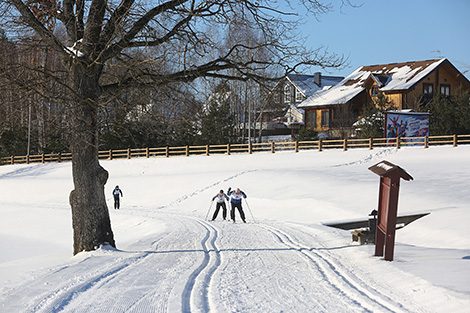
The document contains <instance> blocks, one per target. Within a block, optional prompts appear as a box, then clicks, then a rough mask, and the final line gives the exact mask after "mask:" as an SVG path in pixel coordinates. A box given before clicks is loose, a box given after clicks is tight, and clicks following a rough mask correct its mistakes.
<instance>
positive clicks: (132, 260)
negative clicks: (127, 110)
mask: <svg viewBox="0 0 470 313" xmlns="http://www.w3.org/2000/svg"><path fill="white" fill-rule="evenodd" d="M388 151H389V150H379V151H377V152H374V153H372V154H370V153H367V152H366V151H363V152H360V153H359V155H356V156H354V154H353V152H351V154H348V155H344V154H341V155H340V154H338V155H337V156H335V157H336V159H332V160H328V162H327V164H325V163H323V164H316V165H314V166H312V167H311V168H309V167H306V165H305V164H309V162H311V160H310V159H307V158H306V157H302V158H299V159H298V160H297V164H296V165H294V166H292V165H290V164H288V163H286V162H285V161H286V160H290V159H292V158H295V157H298V156H296V155H288V154H284V155H282V154H279V155H278V156H276V157H275V158H274V159H269V160H268V157H269V158H271V157H272V156H264V157H261V158H259V161H258V162H259V163H253V164H251V165H248V166H247V165H246V164H241V165H239V164H238V163H237V165H236V166H235V165H234V166H233V167H234V168H231V169H230V170H228V171H227V170H226V163H225V162H221V163H220V165H218V164H217V162H218V160H222V161H225V160H226V159H223V158H224V157H221V158H220V159H217V158H212V159H211V160H210V161H209V163H207V165H204V164H203V163H204V162H205V161H204V160H205V159H199V160H197V161H199V162H198V163H197V164H198V165H201V164H202V166H203V167H202V169H201V168H198V167H195V169H194V171H196V173H194V174H193V173H191V172H189V173H188V171H187V168H181V165H182V164H184V163H180V162H183V161H184V162H187V160H190V159H186V160H183V159H181V160H180V161H177V165H178V166H175V167H174V170H173V172H171V175H166V173H165V171H169V169H167V168H162V167H158V168H157V167H154V166H153V164H154V163H152V162H162V161H164V162H168V163H169V162H171V161H172V160H161V161H159V160H157V161H155V160H143V161H131V162H135V164H137V166H136V167H135V168H132V170H130V169H129V168H128V169H126V168H122V169H120V170H121V171H122V172H123V174H122V176H121V177H120V178H119V180H120V182H123V183H122V184H120V185H124V188H125V189H124V194H125V196H126V197H125V198H124V201H123V209H122V210H111V212H110V213H111V218H112V220H113V227H114V230H115V235H116V237H117V243H118V248H119V249H111V248H107V247H103V248H101V249H99V250H97V251H93V252H86V253H80V254H78V255H77V256H75V257H72V258H70V259H66V258H65V259H64V258H63V259H61V261H60V262H55V263H51V264H54V265H52V266H45V267H44V268H43V269H42V270H36V271H34V272H33V273H32V274H30V276H29V277H27V278H26V279H24V280H23V282H22V283H18V284H11V285H7V287H3V289H2V290H1V291H2V293H1V295H0V312H62V311H63V312H171V313H172V312H184V313H186V312H447V311H451V312H465V311H466V310H467V308H468V307H470V300H469V299H467V298H466V297H465V296H464V295H463V294H461V293H454V292H451V291H449V290H447V289H443V288H442V287H438V286H436V285H434V284H433V283H431V282H429V281H427V280H425V279H422V278H420V277H417V276H415V275H413V274H412V273H409V272H406V271H403V270H402V269H401V268H400V263H402V264H404V265H409V264H410V262H409V261H408V260H406V259H404V258H400V253H398V256H397V257H396V259H397V261H396V262H392V263H390V262H385V261H383V260H382V259H381V258H375V257H372V248H373V247H372V246H359V245H357V244H351V242H350V237H349V234H348V233H347V232H344V231H340V230H335V229H331V228H328V227H325V226H323V225H322V224H321V223H319V222H318V217H317V219H316V220H315V219H314V217H312V216H314V215H315V214H316V215H318V216H322V218H325V216H326V217H329V216H330V215H331V216H335V215H338V212H340V214H342V215H343V216H344V215H345V214H347V213H348V211H346V210H342V207H343V206H346V205H345V203H346V201H347V200H350V199H355V198H354V197H351V196H352V193H353V192H354V191H350V194H348V195H346V196H344V199H343V198H341V196H340V195H339V194H338V195H337V196H336V197H337V199H335V195H334V194H330V193H328V192H329V189H328V188H327V187H323V186H322V185H321V184H325V185H326V184H329V182H328V179H330V180H331V181H332V182H333V184H332V185H330V186H334V188H337V190H340V189H341V188H342V186H341V180H344V179H351V178H350V177H352V176H354V175H356V178H354V181H355V182H359V184H360V185H361V186H360V187H361V188H363V186H364V185H367V184H368V183H364V181H367V182H368V180H369V176H366V175H364V176H361V175H362V172H363V169H364V168H366V167H367V166H369V165H370V162H371V161H375V160H377V158H380V157H382V156H383V155H389V154H390V152H388ZM465 151H469V150H465ZM332 155H333V154H332ZM465 155H467V154H466V153H465ZM306 156H307V157H309V158H312V157H315V156H316V155H315V154H310V155H306ZM346 156H347V157H348V158H346ZM349 156H350V157H349ZM440 156H441V155H440ZM254 157H256V156H250V158H252V159H250V160H256V159H254ZM240 158H241V157H240ZM303 159H305V160H306V161H302V160H303ZM464 159H465V157H464ZM214 160H215V162H214ZM318 160H319V159H318ZM267 161H269V162H277V163H276V164H274V165H273V164H269V162H267ZM408 161H409V162H410V164H411V165H409V166H412V165H413V164H414V163H413V162H412V159H411V158H409V155H408ZM139 162H140V165H139ZM190 162H192V161H190ZM302 162H305V163H302ZM122 164H127V165H130V164H131V163H124V162H123V163H121V164H118V162H116V163H108V164H107V167H108V168H109V167H111V168H112V166H114V165H116V168H117V167H119V165H122ZM193 164H196V163H193ZM286 164H287V165H286ZM336 164H340V165H336ZM133 166H134V165H133ZM204 166H206V167H204ZM272 166H284V167H282V168H279V169H278V170H277V171H273V170H272V169H270V168H269V167H272ZM235 167H236V168H235ZM266 167H268V168H266ZM65 168H66V165H51V166H49V167H30V168H29V170H27V169H28V168H19V169H17V170H15V169H14V168H11V169H10V170H8V169H5V168H2V169H1V170H3V171H5V172H6V174H4V175H3V180H2V179H0V183H1V182H2V181H4V182H8V184H9V186H11V187H12V188H13V187H15V184H18V186H20V185H22V184H25V183H26V182H27V183H26V184H31V185H35V183H37V182H38V181H39V180H40V181H41V183H42V184H43V185H44V186H43V188H47V186H46V185H47V184H49V183H54V184H55V185H58V184H57V182H58V181H59V180H60V179H62V178H61V177H62V176H63V172H62V171H63V170H64V169H65ZM208 169H213V172H211V171H210V170H208ZM418 169H419V168H418V167H416V169H415V172H418ZM202 170H204V171H205V174H204V175H202V176H201V175H199V174H198V173H197V171H202ZM37 171H40V172H37ZM152 171H153V172H152ZM116 172H118V170H116ZM424 172H425V170H423V173H424ZM32 173H33V174H32ZM51 173H54V174H51ZM118 173H119V172H118ZM128 173H131V175H129V174H128ZM351 173H354V175H351ZM418 173H419V172H418ZM460 173H461V172H460V170H459V172H456V174H454V175H453V177H454V181H458V179H463V180H465V179H466V178H465V177H467V176H466V175H461V174H460ZM464 173H465V172H464ZM0 174H1V173H0ZM25 174H27V175H29V176H27V177H28V178H29V180H25V177H24V176H22V175H25ZM366 174H367V172H366ZM48 175H52V176H48ZM126 175H128V176H129V177H127V176H126ZM65 176H67V175H64V179H65ZM146 176H148V177H146ZM51 177H54V179H51ZM195 177H197V181H195V180H194V178H195ZM254 177H255V178H256V180H255V179H254ZM311 177H315V178H316V181H315V185H316V186H320V187H318V188H320V189H321V190H322V193H321V194H320V193H317V194H315V195H314V196H311V195H310V194H309V193H304V190H305V189H308V190H309V192H310V193H315V192H316V191H315V190H314V189H312V188H309V187H308V184H309V183H310V181H311ZM357 177H359V178H357ZM455 177H457V178H458V179H457V178H455ZM460 177H461V178H460ZM0 178H2V175H0ZM279 178H282V179H279ZM319 178H321V179H319ZM141 181H144V182H146V181H149V182H150V181H151V182H152V185H150V184H146V185H145V186H144V185H139V186H137V185H131V182H132V183H133V184H136V182H141ZM291 181H299V183H298V185H297V186H300V187H297V188H295V189H290V187H289V184H290V182H291ZM361 181H362V182H361ZM370 181H371V185H372V184H373V185H374V186H375V185H376V178H375V177H374V176H371V179H370ZM175 182H183V183H180V184H179V185H178V186H179V188H172V187H171V186H174V185H175ZM126 183H127V186H126ZM165 185H166V187H165ZM228 185H230V186H232V187H233V186H237V185H243V186H247V188H249V190H255V188H256V189H257V190H259V192H258V194H257V195H255V193H254V192H252V193H251V194H250V196H251V195H253V197H249V198H248V200H249V203H250V205H251V206H252V207H253V209H254V210H255V212H254V213H255V215H256V221H254V220H253V219H252V218H249V219H248V220H249V223H247V224H243V223H241V222H240V221H239V220H237V223H235V224H233V223H231V222H227V221H222V220H221V217H220V215H219V219H218V220H216V221H214V222H209V221H206V220H205V219H204V217H205V215H206V213H207V209H208V205H209V201H208V199H210V198H211V197H212V196H213V195H214V193H215V192H217V191H218V189H220V188H226V187H227V186H228ZM255 185H256V187H255ZM126 187H127V188H126ZM111 188H112V186H111ZM329 188H331V187H329ZM353 188H355V187H353ZM429 188H433V186H429ZM436 188H437V187H436ZM63 189H64V190H66V191H68V190H69V189H68V187H67V186H65V187H63ZM139 189H140V190H142V191H141V194H142V195H143V194H146V195H148V196H147V197H142V196H141V194H139V192H140V190H139ZM359 189H360V188H358V189H357V190H359ZM0 190H1V188H0ZM157 190H159V191H161V190H163V191H164V193H161V192H160V193H159V192H158V191H157ZM126 191H127V193H126ZM131 191H132V192H131ZM281 193H282V196H283V197H277V196H278V195H279V194H281ZM415 193H416V192H415ZM133 194H134V195H136V196H135V198H132V195H133ZM154 194H158V195H159V198H158V199H157V201H156V199H155V197H154V196H153V195H154ZM263 194H267V195H268V197H267V198H266V199H263V198H261V196H262V195H263ZM371 194H372V198H373V200H374V201H373V202H376V190H375V188H373V190H372V192H371ZM361 195H362V196H363V197H367V195H368V193H362V194H361ZM1 196H2V197H3V199H4V200H5V201H4V202H0V213H2V216H3V217H4V218H7V219H9V220H10V224H14V223H16V220H15V219H14V218H12V217H16V216H19V215H21V214H22V215H23V216H24V217H21V219H23V220H22V222H24V218H27V216H30V215H31V216H32V217H30V218H35V219H38V218H40V217H42V215H46V216H48V217H51V216H54V217H57V216H59V217H57V218H58V220H60V221H61V222H62V223H63V221H65V220H66V219H68V217H67V216H65V217H61V214H63V213H64V212H66V209H67V205H66V204H63V203H59V202H56V201H57V200H56V198H54V197H57V196H51V195H44V194H43V195H41V196H37V197H42V199H41V200H40V201H39V200H38V199H33V200H32V199H23V198H21V197H17V198H15V197H11V198H9V196H8V195H7V194H6V193H4V194H3V195H1ZM276 197H277V198H276ZM309 197H310V198H309ZM321 197H325V199H326V198H329V199H330V202H327V201H326V200H323V199H322V198H321ZM129 198H130V199H129ZM404 199H405V201H406V200H407V199H406V195H405V197H404ZM125 201H126V202H125ZM139 201H140V202H139ZM350 201H351V200H350ZM354 201H355V202H360V201H361V200H358V199H355V200H354ZM408 201H410V200H408ZM459 201H461V202H459ZM459 201H457V200H456V201H455V202H454V203H453V205H454V207H456V208H459V207H462V203H465V202H466V200H465V198H463V199H462V200H459ZM154 202H156V203H157V204H152V203H154ZM309 202H310V204H308V203H309ZM28 203H35V206H33V208H31V205H29V206H28V205H27V204H28ZM165 203H166V204H165ZM276 203H278V205H276ZM312 203H313V204H312ZM130 204H132V205H130ZM307 204H308V206H307ZM425 204H426V203H425ZM247 205H248V203H246V202H245V203H244V207H245V213H246V214H247V217H251V215H250V211H249V209H248V206H247ZM355 205H357V204H353V203H351V205H350V206H352V207H354V206H355ZM426 205H428V204H426ZM10 207H14V209H10ZM311 207H318V210H317V211H314V213H312V212H311V209H306V208H311ZM212 209H213V208H212ZM51 210H52V212H50V213H51V215H47V214H49V211H51ZM34 212H38V213H34ZM280 212H283V214H284V215H283V218H280V217H278V216H280V214H281V213H280ZM437 212H438V213H439V212H443V213H440V214H444V213H445V212H446V211H445V210H440V211H437ZM366 213H367V211H366ZM321 214H323V215H321ZM436 214H437V213H436ZM267 216H269V217H271V218H266V217H267ZM346 216H347V215H346ZM442 216H446V215H442ZM18 219H20V218H18ZM47 219H48V218H47V217H46V219H44V220H43V223H47V222H48V221H47ZM441 220H442V218H441ZM57 224H59V223H57V221H55V220H54V219H52V221H50V224H48V225H49V226H50V227H52V228H54V227H56V226H55V225H57ZM28 225H29V224H28ZM31 225H32V224H31ZM457 226H458V225H457ZM2 227H4V228H5V227H7V228H8V225H6V224H3V225H2ZM12 227H13V226H12ZM410 227H411V226H410ZM11 229H13V228H11ZM457 230H458V228H457ZM56 231H57V230H56ZM0 232H1V230H0ZM32 233H33V234H36V233H39V234H43V235H44V236H45V238H48V239H47V240H48V241H47V242H48V244H49V243H51V242H56V241H57V242H61V240H60V239H59V238H57V239H54V238H55V237H54V234H53V233H52V232H51V235H49V234H47V233H46V231H44V230H42V231H37V230H34V231H32ZM57 233H59V234H60V231H57ZM9 235H11V236H12V237H11V238H10V237H6V238H8V239H9V240H13V239H14V240H18V239H15V237H13V234H9ZM20 235H21V234H19V233H18V234H16V235H15V236H20ZM23 235H24V236H26V235H25V234H23ZM2 236H3V235H2ZM32 237H33V235H31V236H30V237H28V238H32ZM4 238H5V237H4ZM404 238H406V237H404ZM459 238H460V240H465V239H461V237H459V236H456V237H455V238H454V239H459ZM0 239H1V238H0ZM70 239H71V238H68V241H66V242H69V241H70ZM17 242H21V243H22V242H23V241H19V240H18V241H17ZM428 242H429V241H428ZM463 242H465V241H463ZM38 243H39V242H38ZM429 243H430V244H434V243H433V242H429ZM48 244H45V245H43V246H42V247H43V248H47V247H48ZM69 248H70V247H69ZM397 248H399V249H400V248H401V246H400V245H399V246H398V247H397ZM406 251H407V250H403V252H406ZM412 251H415V250H412ZM426 251H431V252H432V251H434V250H429V249H428V250H426ZM439 251H441V250H439ZM442 251H444V250H442ZM453 251H454V252H453V253H455V254H456V255H457V254H458V255H461V254H462V253H466V252H458V251H459V250H453ZM455 251H457V252H455ZM25 253H26V252H25ZM10 258H11V259H12V261H10V262H4V263H0V265H1V266H0V270H2V268H18V267H15V265H14V264H13V263H12V262H14V260H15V256H14V255H12V256H10ZM6 259H8V257H6ZM19 259H20V258H19V257H18V260H19ZM30 259H31V260H32V261H30V262H34V260H35V259H34V258H30ZM463 259H465V258H462V260H460V261H459V262H460V263H462V262H466V261H465V260H463ZM455 261H457V260H455ZM460 263H459V264H460ZM30 264H31V265H32V264H33V263H30ZM455 264H456V263H455ZM465 264H468V262H467V263H465ZM417 266H419V265H417ZM461 266H462V265H460V267H459V268H462V267H461ZM467 268H468V267H467ZM456 269H457V268H456ZM432 270H433V269H432V268H429V271H432ZM459 271H461V272H460V273H461V275H467V274H468V273H469V272H468V271H467V270H465V271H462V270H459ZM0 273H1V272H0ZM23 274H24V273H23Z"/></svg>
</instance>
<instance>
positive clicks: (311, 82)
mask: <svg viewBox="0 0 470 313" xmlns="http://www.w3.org/2000/svg"><path fill="white" fill-rule="evenodd" d="M287 78H288V79H289V80H290V81H291V82H292V83H294V84H295V85H296V86H297V87H298V88H299V89H300V90H301V91H302V93H303V94H304V95H305V96H306V97H310V96H311V95H312V94H314V93H315V92H317V91H319V90H321V89H322V88H328V87H331V86H334V85H336V84H338V83H339V82H340V81H342V80H343V79H344V77H340V76H324V75H321V85H320V86H318V85H317V84H316V83H315V76H314V75H304V74H289V75H287Z"/></svg>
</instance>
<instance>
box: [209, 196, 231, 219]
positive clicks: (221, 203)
mask: <svg viewBox="0 0 470 313" xmlns="http://www.w3.org/2000/svg"><path fill="white" fill-rule="evenodd" d="M215 199H217V205H216V207H215V212H214V215H213V216H212V220H215V219H216V218H217V215H218V214H219V210H220V208H221V207H222V216H223V218H224V221H225V219H226V218H227V206H226V205H225V199H227V200H228V197H227V195H226V194H225V192H224V191H223V190H221V191H220V192H219V193H218V194H216V195H215V196H214V198H212V201H214V200H215Z"/></svg>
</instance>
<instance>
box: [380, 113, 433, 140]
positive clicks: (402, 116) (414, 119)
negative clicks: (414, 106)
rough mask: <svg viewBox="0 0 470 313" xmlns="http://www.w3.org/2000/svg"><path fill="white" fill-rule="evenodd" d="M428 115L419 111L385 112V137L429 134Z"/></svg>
mask: <svg viewBox="0 0 470 313" xmlns="http://www.w3.org/2000/svg"><path fill="white" fill-rule="evenodd" d="M429 116H430V114H429V113H421V112H400V111H389V112H385V137H386V138H396V137H424V136H429ZM408 141H413V140H408Z"/></svg>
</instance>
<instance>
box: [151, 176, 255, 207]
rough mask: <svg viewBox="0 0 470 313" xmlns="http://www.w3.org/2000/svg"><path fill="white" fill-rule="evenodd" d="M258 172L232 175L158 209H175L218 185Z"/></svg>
mask: <svg viewBox="0 0 470 313" xmlns="http://www.w3.org/2000/svg"><path fill="white" fill-rule="evenodd" d="M256 171H258V170H257V169H255V170H249V171H243V172H240V173H237V174H235V175H232V176H230V177H227V178H225V179H222V180H219V181H217V182H215V183H213V184H211V185H209V186H205V187H203V188H201V189H198V190H195V191H193V192H192V193H189V194H186V195H183V196H181V197H179V198H178V199H176V200H175V201H173V202H171V203H170V204H168V205H164V206H160V207H158V209H164V208H167V207H175V206H177V205H179V204H180V203H181V202H183V201H185V200H188V199H189V198H192V197H194V196H197V195H198V194H200V193H201V192H204V191H206V190H208V189H211V188H213V187H215V186H217V185H219V184H221V183H225V182H228V181H230V180H232V179H234V178H237V177H239V176H242V175H245V174H248V173H253V172H256Z"/></svg>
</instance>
